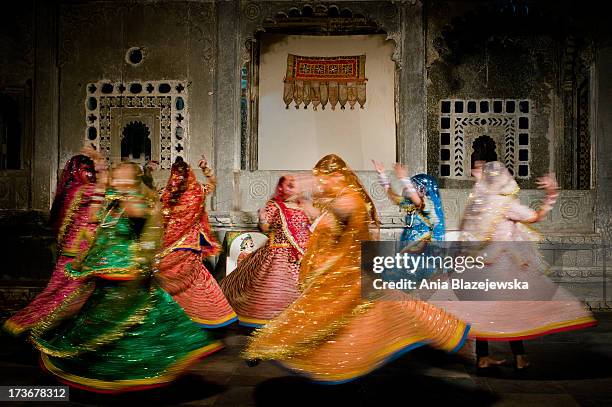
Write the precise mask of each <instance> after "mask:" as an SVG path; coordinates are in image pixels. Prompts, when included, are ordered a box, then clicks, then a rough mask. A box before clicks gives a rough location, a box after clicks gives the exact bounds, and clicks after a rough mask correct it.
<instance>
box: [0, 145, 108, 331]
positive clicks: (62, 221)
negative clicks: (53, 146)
mask: <svg viewBox="0 0 612 407" xmlns="http://www.w3.org/2000/svg"><path fill="white" fill-rule="evenodd" d="M84 152H85V153H87V154H89V155H90V157H88V156H87V155H84V154H79V155H75V156H73V157H72V158H70V160H68V162H67V163H66V165H65V166H64V170H63V171H62V175H61V177H60V180H59V182H58V184H57V189H56V192H55V198H54V199H53V205H52V207H51V214H50V220H51V224H52V226H53V229H54V231H55V233H56V234H57V262H56V264H55V268H54V269H53V273H52V274H51V279H50V281H49V284H47V287H46V288H45V289H44V290H43V291H42V292H41V293H40V294H39V295H37V296H36V298H34V300H33V301H32V302H31V303H30V304H29V305H28V306H26V307H25V308H23V309H22V310H20V311H19V312H17V313H16V314H15V315H13V316H12V317H11V318H9V319H8V320H7V321H5V322H4V325H3V329H4V330H5V331H7V332H9V333H10V334H12V335H15V336H17V335H21V334H23V333H26V332H28V331H29V330H30V329H32V328H35V327H36V326H38V325H40V324H42V323H44V322H45V321H46V320H47V319H48V318H50V317H51V316H53V317H54V318H56V317H57V318H64V317H67V316H68V315H71V314H73V313H74V312H76V311H78V309H79V308H80V307H81V306H82V305H83V302H84V301H85V300H86V299H87V296H88V294H89V292H90V290H89V287H88V286H86V285H83V284H81V281H78V280H73V279H70V278H68V277H67V276H66V275H65V274H64V268H65V266H66V264H68V263H69V262H71V261H73V260H74V258H75V256H77V255H78V254H79V253H81V252H84V251H86V250H87V247H88V246H89V243H90V240H91V238H92V237H93V232H94V231H95V227H96V225H95V224H93V223H89V205H90V203H91V202H92V200H95V199H97V198H98V197H96V196H94V189H95V181H96V170H95V166H98V167H99V169H102V168H103V166H104V165H105V162H104V159H103V158H102V157H101V156H100V155H99V154H98V153H97V152H96V151H95V150H93V149H84ZM94 160H95V162H96V163H95V165H94Z"/></svg>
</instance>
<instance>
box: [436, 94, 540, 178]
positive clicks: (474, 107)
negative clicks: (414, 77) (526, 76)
mask: <svg viewBox="0 0 612 407" xmlns="http://www.w3.org/2000/svg"><path fill="white" fill-rule="evenodd" d="M531 109H532V103H531V102H530V101H529V100H518V99H505V100H501V99H482V100H462V99H452V100H442V101H441V102H440V117H439V130H440V176H442V177H445V178H455V179H468V178H469V177H470V176H471V175H470V168H471V165H472V161H473V159H474V157H477V156H478V157H479V158H478V159H485V160H487V159H489V160H490V159H493V158H492V157H496V159H497V160H498V161H502V162H503V163H505V165H506V167H508V170H509V171H510V172H511V173H512V174H513V175H514V176H515V177H517V178H529V176H530V169H529V165H530V162H531V151H530V144H531V143H530V136H529V133H530V128H531ZM492 148H493V149H494V151H492V150H491V149H492ZM480 149H482V150H480Z"/></svg>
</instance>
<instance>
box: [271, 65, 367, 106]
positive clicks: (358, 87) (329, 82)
mask: <svg viewBox="0 0 612 407" xmlns="http://www.w3.org/2000/svg"><path fill="white" fill-rule="evenodd" d="M365 61H366V56H365V55H357V56H340V57H304V56H299V55H293V54H289V55H287V71H286V74H285V79H284V82H285V89H284V94H283V100H284V102H285V105H286V108H287V109H288V108H289V105H290V104H291V102H295V108H296V109H298V108H299V107H300V105H301V104H302V103H303V104H304V109H306V108H307V107H308V105H309V104H310V103H311V102H312V105H313V109H314V110H317V107H318V106H319V105H321V107H322V108H323V109H325V106H326V105H327V103H328V102H329V103H330V104H331V107H332V110H335V109H336V105H337V104H338V102H340V107H341V109H344V106H345V105H346V103H347V102H348V103H349V105H350V107H351V110H352V109H354V108H355V103H356V102H359V106H360V107H361V108H363V105H364V104H365V102H366V81H367V79H366V77H365Z"/></svg>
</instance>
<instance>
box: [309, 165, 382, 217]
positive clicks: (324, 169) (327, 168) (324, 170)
mask: <svg viewBox="0 0 612 407" xmlns="http://www.w3.org/2000/svg"><path fill="white" fill-rule="evenodd" d="M312 173H313V174H314V175H315V176H319V175H333V174H340V175H342V177H343V178H344V181H345V182H346V184H347V186H348V187H349V188H350V189H352V190H353V191H355V192H357V193H359V194H360V195H361V197H362V198H363V199H364V201H365V202H366V205H367V207H368V211H369V213H370V220H371V221H373V222H374V223H375V224H376V225H379V224H380V220H379V218H378V212H377V211H376V206H375V205H374V201H372V198H371V197H370V195H369V194H368V193H367V191H366V189H365V188H364V187H363V184H362V183H361V181H359V178H358V177H357V174H355V173H354V172H353V170H351V169H350V167H349V166H348V165H347V164H346V162H344V160H343V159H342V158H340V157H338V156H337V155H335V154H329V155H326V156H325V157H323V158H321V159H320V160H319V162H318V163H317V164H316V165H315V167H314V168H313V170H312Z"/></svg>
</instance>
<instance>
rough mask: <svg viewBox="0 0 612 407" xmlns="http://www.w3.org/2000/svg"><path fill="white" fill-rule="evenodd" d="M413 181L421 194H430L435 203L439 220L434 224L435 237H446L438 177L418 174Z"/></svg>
mask: <svg viewBox="0 0 612 407" xmlns="http://www.w3.org/2000/svg"><path fill="white" fill-rule="evenodd" d="M411 180H412V183H413V184H414V186H415V187H416V189H417V191H419V194H420V195H421V196H425V195H426V196H428V197H429V199H431V202H432V203H433V205H434V211H435V212H436V217H437V218H438V221H437V223H436V224H435V225H433V234H434V237H435V238H436V239H438V240H441V239H443V238H444V233H445V232H446V222H445V220H444V209H443V208H442V199H441V198H440V189H439V188H438V183H437V182H436V179H435V178H434V177H432V176H431V175H427V174H417V175H415V176H413V177H412V178H411Z"/></svg>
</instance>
